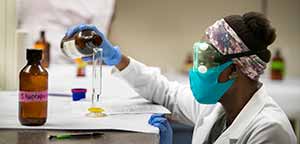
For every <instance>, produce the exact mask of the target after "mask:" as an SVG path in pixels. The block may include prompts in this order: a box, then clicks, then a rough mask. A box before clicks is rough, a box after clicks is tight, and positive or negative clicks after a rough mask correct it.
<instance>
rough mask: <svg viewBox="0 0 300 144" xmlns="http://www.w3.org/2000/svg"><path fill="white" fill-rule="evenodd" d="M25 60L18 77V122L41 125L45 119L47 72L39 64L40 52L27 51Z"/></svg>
mask: <svg viewBox="0 0 300 144" xmlns="http://www.w3.org/2000/svg"><path fill="white" fill-rule="evenodd" d="M26 59H27V65H26V66H25V67H24V68H23V69H22V70H21V71H20V75H19V77H20V85H19V120H20V122H21V124H22V125H28V126H38V125H43V124H44V123H45V122H46V119H47V103H48V72H47V71H46V69H45V68H44V67H43V66H42V65H41V63H40V61H41V59H42V50H37V49H27V53H26Z"/></svg>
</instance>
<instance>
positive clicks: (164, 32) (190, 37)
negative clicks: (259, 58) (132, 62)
mask: <svg viewBox="0 0 300 144" xmlns="http://www.w3.org/2000/svg"><path fill="white" fill-rule="evenodd" d="M116 4H117V6H116V17H115V21H114V22H113V26H112V33H111V39H112V40H113V41H114V42H116V44H118V45H120V46H121V48H122V51H123V52H124V53H125V54H128V55H129V56H132V57H134V58H136V59H138V60H140V61H142V62H145V63H146V64H149V65H153V66H159V67H161V68H162V69H163V70H166V69H168V70H170V69H171V68H174V69H176V70H178V69H180V67H181V65H182V63H183V61H184V59H185V57H186V55H187V53H188V52H191V50H192V46H193V43H194V42H196V41H197V40H199V39H200V38H201V36H202V34H203V32H204V31H205V29H206V27H208V26H209V25H211V24H213V23H214V22H215V21H216V20H218V19H220V18H221V17H222V16H226V15H229V14H239V13H244V12H246V11H259V10H260V0H251V1H249V0H210V1H203V0H184V1H183V0H125V1H124V0H118V1H117V3H116Z"/></svg>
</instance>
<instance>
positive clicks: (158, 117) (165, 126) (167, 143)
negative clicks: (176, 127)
mask: <svg viewBox="0 0 300 144" xmlns="http://www.w3.org/2000/svg"><path fill="white" fill-rule="evenodd" d="M148 123H149V124H151V125H153V126H155V127H157V128H159V135H160V140H159V143H160V144H172V139H173V130H172V127H171V125H170V123H169V122H168V120H167V118H165V117H164V114H153V115H152V116H151V117H150V119H149V121H148Z"/></svg>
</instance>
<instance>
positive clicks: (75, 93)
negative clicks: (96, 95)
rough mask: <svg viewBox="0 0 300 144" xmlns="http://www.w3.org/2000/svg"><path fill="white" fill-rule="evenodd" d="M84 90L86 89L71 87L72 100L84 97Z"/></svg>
mask: <svg viewBox="0 0 300 144" xmlns="http://www.w3.org/2000/svg"><path fill="white" fill-rule="evenodd" d="M86 91H87V90H86V89H85V88H73V89H72V98H73V101H78V100H81V99H84V98H85V93H86Z"/></svg>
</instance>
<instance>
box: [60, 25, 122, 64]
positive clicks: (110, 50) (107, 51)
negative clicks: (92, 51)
mask: <svg viewBox="0 0 300 144" xmlns="http://www.w3.org/2000/svg"><path fill="white" fill-rule="evenodd" d="M82 30H92V31H95V32H96V33H97V34H98V35H99V36H100V37H101V38H102V40H103V42H102V44H101V45H100V47H101V48H103V60H104V62H105V63H106V64H107V65H116V64H118V63H119V62H120V61H121V57H122V54H121V51H120V49H119V47H117V46H113V45H112V44H111V43H110V41H109V40H108V39H107V38H106V37H105V36H104V35H103V33H102V32H100V31H99V30H98V29H97V28H96V26H94V25H88V24H79V25H75V26H73V27H71V28H69V29H68V31H67V32H66V36H67V37H70V36H72V35H73V34H75V33H76V32H78V31H82ZM90 59H91V58H88V57H86V58H83V60H85V61H89V60H90Z"/></svg>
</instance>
